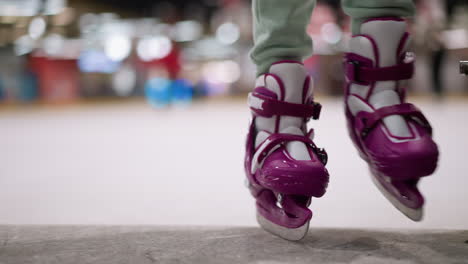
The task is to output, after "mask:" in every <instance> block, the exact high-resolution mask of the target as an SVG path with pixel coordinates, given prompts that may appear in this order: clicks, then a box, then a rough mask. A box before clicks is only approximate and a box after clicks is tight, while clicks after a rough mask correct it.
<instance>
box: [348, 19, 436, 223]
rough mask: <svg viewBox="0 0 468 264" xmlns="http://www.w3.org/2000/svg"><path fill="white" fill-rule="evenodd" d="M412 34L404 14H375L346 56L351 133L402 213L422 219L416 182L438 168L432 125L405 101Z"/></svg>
mask: <svg viewBox="0 0 468 264" xmlns="http://www.w3.org/2000/svg"><path fill="white" fill-rule="evenodd" d="M409 40H410V37H409V34H408V33H407V32H406V22H405V21H404V20H402V19H399V18H375V19H370V20H368V21H366V22H364V23H363V24H362V25H361V34H359V35H355V36H353V37H352V38H351V40H350V43H349V44H350V45H349V53H347V54H346V58H345V63H344V67H345V75H346V88H345V93H346V94H345V111H346V117H347V123H348V132H349V134H350V136H351V139H352V141H353V142H354V144H355V145H356V147H357V149H358V151H359V153H360V155H361V157H362V158H363V159H364V160H365V161H366V162H367V163H368V165H369V168H370V171H371V175H372V179H373V181H374V183H375V184H376V185H377V187H378V188H379V190H380V191H381V192H382V193H383V195H384V196H385V197H386V198H387V199H388V200H389V201H390V202H391V203H392V204H393V205H394V206H395V207H396V208H397V209H398V210H400V211H401V212H402V213H403V214H405V215H406V216H407V217H409V218H410V219H412V220H413V221H420V220H421V219H422V214H423V205H424V198H423V196H422V195H421V193H420V192H419V190H418V187H417V184H418V181H419V180H420V178H421V177H424V176H428V175H430V174H432V173H433V172H434V170H435V169H436V167H437V159H438V153H439V152H438V149H437V145H436V144H435V143H434V141H433V140H432V128H431V126H430V124H429V122H428V121H427V119H426V118H425V117H424V115H423V114H422V113H421V111H420V110H419V109H418V108H417V107H416V106H414V105H412V104H410V103H407V102H406V101H405V86H404V85H405V83H404V82H403V81H404V80H407V79H410V78H411V77H412V75H413V67H414V58H413V56H412V54H411V53H408V52H407V48H408V45H409Z"/></svg>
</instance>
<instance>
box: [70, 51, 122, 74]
mask: <svg viewBox="0 0 468 264" xmlns="http://www.w3.org/2000/svg"><path fill="white" fill-rule="evenodd" d="M78 67H79V68H80V71H82V72H96V73H114V72H116V71H117V69H118V68H119V67H120V62H118V61H113V60H111V59H109V57H107V56H106V54H104V52H101V51H97V50H87V51H83V52H82V53H81V54H80V57H79V58H78Z"/></svg>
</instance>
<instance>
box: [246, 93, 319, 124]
mask: <svg viewBox="0 0 468 264" xmlns="http://www.w3.org/2000/svg"><path fill="white" fill-rule="evenodd" d="M248 102H249V106H250V109H251V110H252V112H253V113H254V114H255V115H258V116H261V117H272V116H275V115H279V116H293V117H302V118H306V119H309V118H312V119H314V120H317V119H319V117H320V112H321V109H322V105H321V104H319V103H316V102H313V101H312V102H310V103H306V104H294V103H288V102H285V101H280V100H277V99H274V98H271V97H269V96H265V95H263V94H260V93H257V92H251V93H249V98H248Z"/></svg>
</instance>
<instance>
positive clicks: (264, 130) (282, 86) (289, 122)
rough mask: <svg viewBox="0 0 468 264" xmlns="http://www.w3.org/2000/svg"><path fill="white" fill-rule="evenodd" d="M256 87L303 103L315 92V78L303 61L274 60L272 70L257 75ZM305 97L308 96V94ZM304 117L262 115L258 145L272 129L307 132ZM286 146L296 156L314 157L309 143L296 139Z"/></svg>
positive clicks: (277, 131)
mask: <svg viewBox="0 0 468 264" xmlns="http://www.w3.org/2000/svg"><path fill="white" fill-rule="evenodd" d="M256 87H257V88H255V91H256V92H259V93H262V94H263V95H265V96H269V97H272V98H275V99H277V100H281V101H286V102H289V103H295V104H302V103H303V102H304V101H306V100H305V98H308V97H309V96H311V94H312V88H311V82H310V80H308V75H307V73H306V71H305V69H304V66H303V65H302V63H300V62H293V61H291V62H289V61H288V62H279V63H275V64H272V65H271V66H270V69H269V73H268V74H266V75H262V76H260V77H259V78H258V79H257V83H256ZM304 97H305V98H304ZM303 123H304V120H303V118H298V117H291V116H280V117H277V116H274V117H271V118H263V117H258V118H257V119H256V123H255V124H256V128H257V131H259V133H258V134H257V138H256V139H255V145H256V146H259V144H261V142H263V141H264V140H265V139H266V137H268V135H269V133H287V134H294V135H301V136H303V135H304V132H303V130H302V129H303V125H304V124H303ZM286 149H287V151H288V152H289V154H290V155H291V157H292V158H294V159H296V160H311V156H310V154H309V151H308V149H307V147H306V145H305V144H304V143H302V142H298V141H293V142H289V143H287V144H286Z"/></svg>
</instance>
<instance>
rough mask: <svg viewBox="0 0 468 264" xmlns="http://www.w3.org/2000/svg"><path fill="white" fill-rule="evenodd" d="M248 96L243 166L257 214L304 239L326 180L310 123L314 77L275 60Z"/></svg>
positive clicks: (273, 228)
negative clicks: (314, 201) (312, 208)
mask: <svg viewBox="0 0 468 264" xmlns="http://www.w3.org/2000/svg"><path fill="white" fill-rule="evenodd" d="M248 100H249V106H250V109H251V110H252V114H253V118H252V122H251V124H250V129H249V133H248V135H247V144H246V156H245V171H246V174H247V180H248V187H249V189H250V192H251V194H252V195H253V196H254V197H255V199H256V207H257V220H258V222H259V224H260V225H261V226H262V227H263V228H264V229H266V230H267V231H269V232H271V233H273V234H276V235H278V236H280V237H282V238H284V239H288V240H300V239H302V238H303V237H304V236H305V235H306V234H307V231H308V229H309V221H310V219H311V217H312V212H311V211H310V210H309V209H308V206H309V205H310V202H311V197H312V196H313V197H321V196H322V195H324V193H325V190H326V187H327V185H328V172H327V170H326V168H325V164H326V161H327V154H326V152H325V151H324V150H323V149H319V148H317V147H316V146H315V144H314V143H313V141H312V138H313V130H310V131H309V132H307V127H306V123H307V121H308V120H309V119H310V118H313V119H318V117H319V114H320V109H321V106H320V104H318V103H314V102H313V98H312V81H311V78H310V77H309V76H307V74H306V72H305V70H304V67H303V65H302V64H301V63H299V62H295V61H282V62H277V63H274V64H273V65H272V66H271V67H270V70H269V73H267V74H264V75H261V76H260V77H258V79H257V82H256V88H255V89H254V91H253V92H252V93H250V94H249V98H248Z"/></svg>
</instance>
